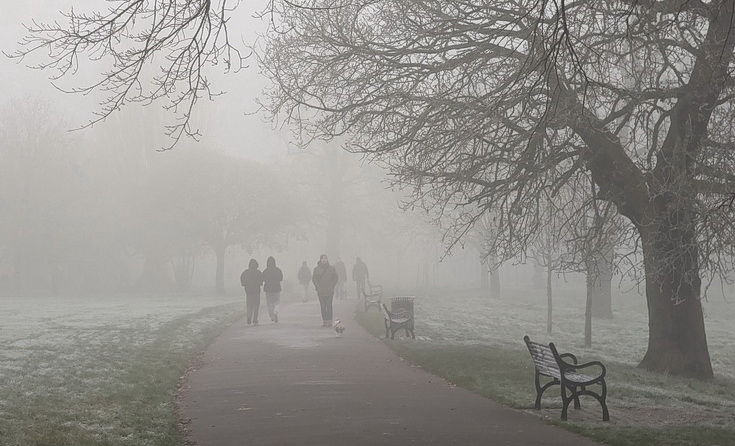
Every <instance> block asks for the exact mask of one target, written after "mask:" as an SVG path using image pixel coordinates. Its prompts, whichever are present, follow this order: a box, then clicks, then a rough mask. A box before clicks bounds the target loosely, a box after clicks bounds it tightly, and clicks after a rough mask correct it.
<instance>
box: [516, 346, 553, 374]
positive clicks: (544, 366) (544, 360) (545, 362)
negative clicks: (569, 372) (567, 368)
mask: <svg viewBox="0 0 735 446" xmlns="http://www.w3.org/2000/svg"><path fill="white" fill-rule="evenodd" d="M523 340H524V341H525V342H526V346H527V347H528V352H529V353H530V354H531V358H533V365H534V366H535V367H536V371H537V372H538V373H540V374H542V375H546V376H553V377H559V364H558V363H557V361H556V358H555V357H554V352H552V351H551V349H550V348H549V346H547V345H543V344H539V343H537V342H533V341H531V339H530V338H529V337H528V336H524V337H523Z"/></svg>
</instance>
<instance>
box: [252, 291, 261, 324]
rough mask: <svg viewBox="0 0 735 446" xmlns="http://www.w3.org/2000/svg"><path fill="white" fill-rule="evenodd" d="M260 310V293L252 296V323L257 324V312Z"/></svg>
mask: <svg viewBox="0 0 735 446" xmlns="http://www.w3.org/2000/svg"><path fill="white" fill-rule="evenodd" d="M259 311H260V293H258V294H256V295H255V297H254V298H253V324H254V325H258V312H259Z"/></svg>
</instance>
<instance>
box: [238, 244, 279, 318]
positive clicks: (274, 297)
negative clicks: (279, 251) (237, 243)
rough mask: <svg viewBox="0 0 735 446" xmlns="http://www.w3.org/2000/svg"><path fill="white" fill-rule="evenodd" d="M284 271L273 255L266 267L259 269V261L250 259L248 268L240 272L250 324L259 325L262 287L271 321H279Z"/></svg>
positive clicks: (267, 261)
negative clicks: (278, 265)
mask: <svg viewBox="0 0 735 446" xmlns="http://www.w3.org/2000/svg"><path fill="white" fill-rule="evenodd" d="M282 281H283V272H282V271H281V269H280V268H278V267H277V266H276V259H274V258H273V256H270V257H268V260H266V264H265V269H264V270H263V272H261V271H260V270H259V269H258V261H257V260H255V259H250V263H249V264H248V269H246V270H245V271H243V272H242V274H240V284H241V285H242V287H243V288H245V306H246V313H247V320H248V325H249V324H251V323H252V324H253V325H258V312H259V311H260V287H261V286H263V291H264V292H265V302H266V304H267V305H268V316H270V318H271V321H273V322H278V310H279V307H280V303H281V282H282Z"/></svg>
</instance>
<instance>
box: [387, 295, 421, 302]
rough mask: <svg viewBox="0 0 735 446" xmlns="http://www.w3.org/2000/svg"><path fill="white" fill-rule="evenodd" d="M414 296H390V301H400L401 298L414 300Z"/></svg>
mask: <svg viewBox="0 0 735 446" xmlns="http://www.w3.org/2000/svg"><path fill="white" fill-rule="evenodd" d="M415 298H416V296H396V297H391V298H390V300H392V301H402V300H414V299H415Z"/></svg>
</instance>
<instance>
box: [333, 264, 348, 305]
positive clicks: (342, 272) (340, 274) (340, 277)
mask: <svg viewBox="0 0 735 446" xmlns="http://www.w3.org/2000/svg"><path fill="white" fill-rule="evenodd" d="M334 269H335V271H337V287H336V288H335V289H334V297H335V298H337V299H344V298H345V282H347V268H345V262H343V261H342V259H340V258H339V257H337V261H336V262H334Z"/></svg>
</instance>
